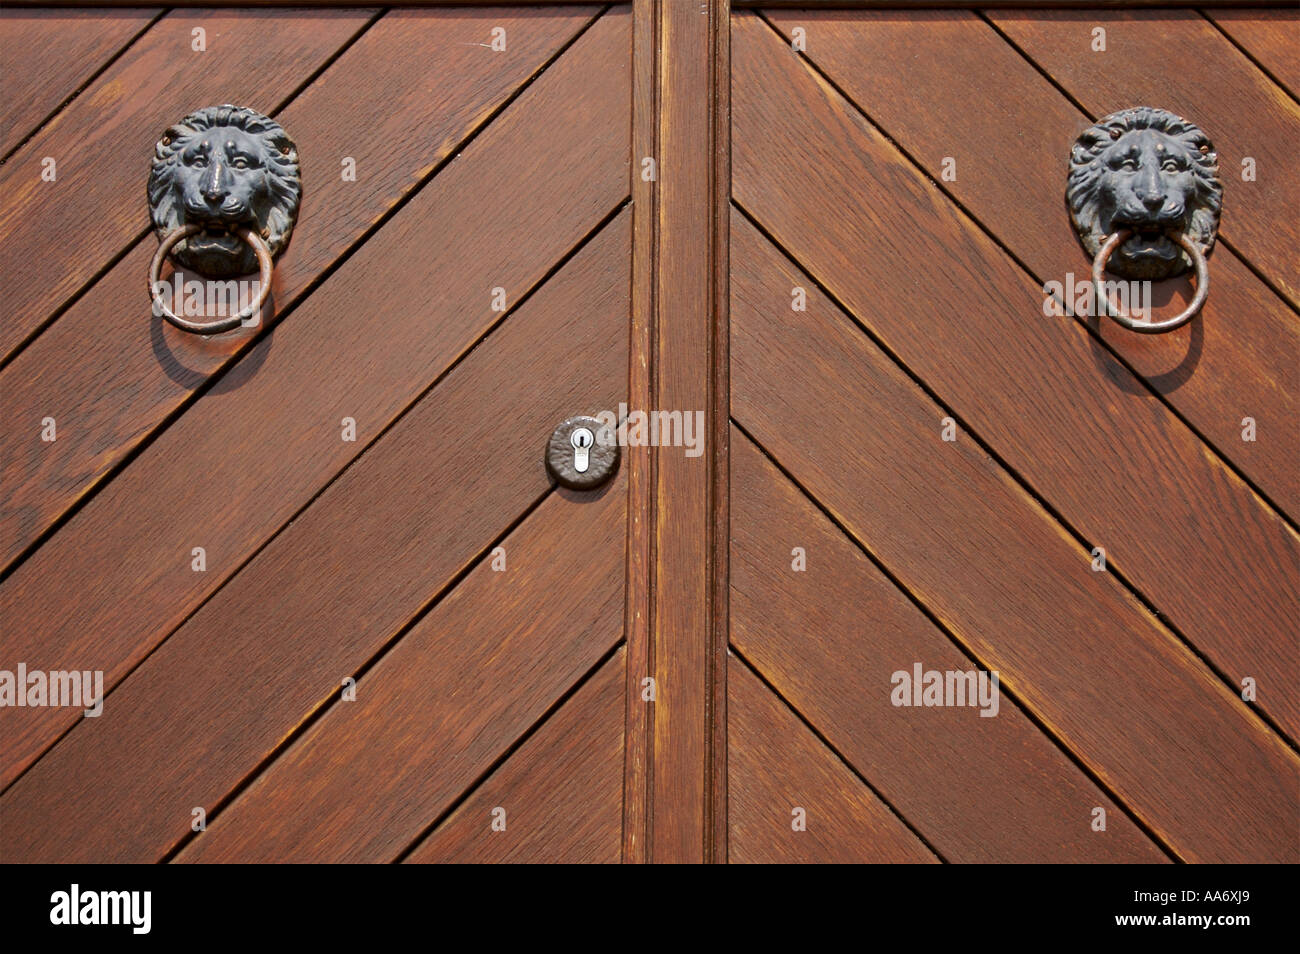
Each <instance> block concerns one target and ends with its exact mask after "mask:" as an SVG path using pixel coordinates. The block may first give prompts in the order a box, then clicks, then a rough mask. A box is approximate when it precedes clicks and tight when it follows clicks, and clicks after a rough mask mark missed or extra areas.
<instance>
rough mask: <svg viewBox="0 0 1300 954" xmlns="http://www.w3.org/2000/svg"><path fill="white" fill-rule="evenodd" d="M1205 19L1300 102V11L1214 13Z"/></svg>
mask: <svg viewBox="0 0 1300 954" xmlns="http://www.w3.org/2000/svg"><path fill="white" fill-rule="evenodd" d="M1206 16H1208V17H1209V18H1210V22H1212V23H1213V24H1214V25H1215V26H1217V27H1218V28H1219V29H1220V30H1222V31H1223V32H1224V33H1226V34H1228V36H1229V37H1231V38H1232V40H1233V41H1234V42H1235V43H1237V44H1238V45H1239V46H1240V47H1241V48H1242V49H1244V50H1245V51H1246V53H1247V54H1248V55H1249V56H1250V57H1251V58H1252V59H1254V60H1255V62H1257V63H1258V64H1259V65H1260V66H1262V67H1263V68H1264V69H1266V70H1268V72H1269V73H1270V74H1271V75H1272V77H1273V78H1274V79H1275V80H1277V81H1278V82H1280V83H1281V84H1282V85H1284V86H1285V87H1286V89H1287V91H1288V92H1290V94H1291V96H1292V97H1293V98H1300V42H1297V41H1298V40H1300V11H1296V10H1295V9H1294V8H1292V9H1286V10H1261V9H1245V10H1215V11H1213V12H1212V13H1207V14H1206Z"/></svg>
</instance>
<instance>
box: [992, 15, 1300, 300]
mask: <svg viewBox="0 0 1300 954" xmlns="http://www.w3.org/2000/svg"><path fill="white" fill-rule="evenodd" d="M988 16H989V19H990V20H991V21H992V22H993V23H994V25H996V26H997V27H998V29H1000V30H1002V31H1003V32H1005V33H1006V35H1007V36H1008V37H1010V38H1011V40H1012V41H1014V42H1015V43H1016V45H1017V46H1019V47H1020V48H1021V49H1022V50H1024V51H1025V52H1026V53H1027V54H1028V55H1029V56H1031V57H1032V58H1033V59H1034V61H1035V62H1036V63H1037V64H1038V65H1039V66H1041V67H1042V68H1043V69H1044V71H1046V72H1047V74H1048V75H1050V76H1051V77H1052V78H1053V79H1054V80H1056V81H1057V82H1058V83H1060V84H1061V86H1062V87H1063V88H1064V89H1065V90H1066V91H1067V92H1069V93H1070V95H1072V96H1073V97H1074V98H1075V99H1076V100H1078V102H1079V103H1081V104H1082V105H1083V107H1084V108H1085V109H1086V110H1088V112H1089V113H1091V114H1092V115H1093V116H1096V117H1101V116H1104V115H1106V114H1107V113H1110V112H1113V111H1114V110H1116V109H1122V108H1124V107H1126V106H1142V105H1149V106H1159V107H1161V108H1162V109H1168V110H1170V111H1171V112H1174V113H1177V114H1178V115H1180V116H1186V117H1187V118H1188V119H1190V120H1192V121H1193V122H1194V123H1196V124H1197V125H1198V126H1200V127H1201V128H1202V129H1204V130H1205V131H1206V133H1207V134H1208V135H1209V136H1210V138H1211V139H1212V140H1213V141H1214V148H1215V150H1216V151H1217V152H1218V154H1219V167H1220V169H1221V170H1223V175H1224V178H1225V180H1226V186H1225V195H1224V213H1223V223H1222V226H1221V233H1222V235H1223V237H1224V238H1226V239H1228V241H1230V242H1231V243H1232V245H1233V247H1234V248H1236V249H1238V250H1239V251H1240V252H1241V254H1242V255H1243V256H1244V257H1245V259H1246V260H1247V261H1248V262H1250V263H1251V264H1252V265H1253V266H1254V267H1256V268H1258V269H1259V270H1260V272H1261V273H1262V274H1263V275H1265V276H1266V277H1267V278H1268V279H1269V281H1271V282H1272V283H1273V284H1274V286H1275V287H1277V288H1279V289H1280V290H1281V291H1282V293H1283V294H1285V295H1286V296H1287V297H1288V298H1290V300H1291V304H1292V305H1293V306H1296V307H1300V267H1297V266H1300V258H1298V257H1297V253H1296V249H1297V248H1300V177H1297V176H1296V175H1295V157H1296V155H1297V154H1298V153H1300V103H1297V102H1296V101H1295V100H1294V99H1292V98H1291V97H1289V96H1288V95H1287V94H1286V92H1285V91H1284V90H1282V89H1280V88H1279V87H1278V86H1277V84H1275V83H1274V82H1273V81H1272V80H1271V79H1269V78H1268V77H1267V76H1265V75H1264V74H1263V73H1262V72H1261V71H1260V70H1259V68H1258V67H1257V66H1255V64H1254V63H1252V62H1250V60H1249V59H1248V58H1247V57H1246V56H1245V55H1243V54H1242V52H1241V51H1240V50H1238V49H1237V48H1236V47H1234V46H1233V45H1232V44H1231V43H1230V42H1228V40H1227V39H1226V38H1225V37H1224V36H1223V35H1222V34H1221V33H1219V31H1218V30H1216V29H1215V28H1214V26H1213V24H1211V23H1209V22H1208V21H1207V20H1206V19H1205V18H1204V17H1202V16H1201V15H1200V14H1199V13H1196V12H1194V11H1191V10H1141V11H1122V12H1121V11H1116V12H1114V13H1108V14H1107V15H1106V17H1105V18H1104V21H1102V20H1099V19H1098V17H1097V16H1096V15H1095V14H1092V13H1086V12H1081V11H1077V10H1056V11H1035V12H1020V11H1001V10H994V11H990V12H989V14H988ZM1099 25H1104V27H1105V30H1106V49H1105V51H1104V52H1096V53H1094V52H1093V51H1092V49H1091V47H1092V43H1091V41H1092V30H1093V28H1094V27H1095V26H1099ZM1170 50H1177V51H1178V57H1179V60H1178V65H1177V66H1174V65H1173V64H1170V66H1169V67H1167V68H1161V69H1153V68H1152V67H1151V64H1153V63H1169V51H1170ZM1247 158H1250V159H1252V160H1254V165H1255V180H1254V181H1253V182H1248V181H1244V180H1243V177H1242V171H1243V165H1242V163H1243V160H1244V159H1247Z"/></svg>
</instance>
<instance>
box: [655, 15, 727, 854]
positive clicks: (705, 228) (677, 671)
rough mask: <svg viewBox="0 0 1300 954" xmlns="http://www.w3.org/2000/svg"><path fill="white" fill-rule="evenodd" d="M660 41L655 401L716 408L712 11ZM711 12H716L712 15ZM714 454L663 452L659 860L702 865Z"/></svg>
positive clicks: (659, 479) (659, 470)
mask: <svg viewBox="0 0 1300 954" xmlns="http://www.w3.org/2000/svg"><path fill="white" fill-rule="evenodd" d="M659 12H660V17H661V19H660V23H659V31H660V42H659V65H658V75H659V156H658V170H657V172H658V186H659V193H658V213H659V217H658V233H657V249H658V254H657V256H656V269H657V271H656V282H657V289H656V295H655V301H656V313H655V340H656V347H657V349H658V355H659V356H660V359H659V360H658V361H657V362H656V365H655V397H656V401H657V404H656V406H655V407H656V409H658V410H668V411H681V413H682V414H683V415H688V414H689V415H691V416H692V418H693V417H694V414H695V412H696V411H697V410H699V411H704V412H705V413H706V414H707V413H708V412H709V411H710V410H711V407H712V401H711V394H712V391H711V375H712V371H711V368H712V361H711V353H712V349H711V347H710V346H709V344H707V343H708V342H711V341H712V298H713V296H712V283H713V275H714V273H713V261H714V258H713V253H712V241H713V191H712V187H711V184H712V162H713V159H712V150H711V149H702V148H701V147H700V144H701V143H707V142H711V141H712V137H713V129H714V127H713V107H712V95H713V73H712V56H713V39H712V29H711V23H712V16H714V15H716V11H715V13H714V14H708V8H701V7H699V6H696V5H695V4H693V3H672V2H669V3H663V4H661V5H660V7H659ZM706 14H707V15H706ZM711 490H712V473H711V469H710V464H709V455H708V454H703V455H700V456H697V457H690V456H687V454H686V452H685V449H684V448H682V447H667V448H664V449H661V450H660V451H659V453H658V456H657V458H656V489H655V494H656V499H655V510H654V515H655V525H656V532H655V545H654V546H655V550H654V552H655V592H656V594H657V596H656V603H655V610H654V641H655V649H654V652H655V682H656V697H655V711H654V735H655V743H654V745H655V752H654V774H653V789H652V792H653V806H654V808H653V810H654V813H655V818H654V822H653V841H652V845H651V853H650V859H651V860H652V861H655V862H662V863H680V862H702V861H705V860H707V858H708V857H709V853H710V848H709V847H708V846H709V844H710V842H711V839H710V838H709V835H708V829H707V827H706V818H707V804H708V799H709V787H708V786H709V782H708V773H709V767H710V754H709V753H710V750H709V745H710V739H709V731H708V726H709V716H708V711H709V698H710V684H711V680H712V666H711V662H710V660H711V658H712V653H711V636H712V632H713V631H712V623H711V616H710V612H711V608H710V591H711V587H710V580H711V570H710V569H709V567H710V546H709V535H708V532H707V527H708V524H709V517H710V513H711V510H710V498H711Z"/></svg>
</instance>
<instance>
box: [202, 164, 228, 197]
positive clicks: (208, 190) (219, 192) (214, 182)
mask: <svg viewBox="0 0 1300 954" xmlns="http://www.w3.org/2000/svg"><path fill="white" fill-rule="evenodd" d="M225 179H226V177H225V176H224V175H222V169H221V163H219V162H214V163H213V164H212V167H211V169H209V171H208V175H207V177H206V178H205V179H204V181H203V198H205V199H207V200H208V201H209V202H212V203H217V202H221V201H222V200H223V199H225V197H226V196H228V195H230V189H228V188H227V187H226V181H225Z"/></svg>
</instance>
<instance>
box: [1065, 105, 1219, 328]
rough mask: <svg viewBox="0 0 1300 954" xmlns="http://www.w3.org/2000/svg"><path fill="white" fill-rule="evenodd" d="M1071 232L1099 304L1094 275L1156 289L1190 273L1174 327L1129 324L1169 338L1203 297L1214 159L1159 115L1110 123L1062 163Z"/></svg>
mask: <svg viewBox="0 0 1300 954" xmlns="http://www.w3.org/2000/svg"><path fill="white" fill-rule="evenodd" d="M1066 200H1067V202H1068V204H1069V207H1070V218H1071V220H1072V221H1073V223H1074V229H1075V232H1076V233H1077V234H1078V236H1079V241H1080V242H1081V243H1082V244H1083V247H1084V249H1085V250H1086V251H1087V253H1088V255H1089V256H1090V257H1091V258H1092V259H1093V280H1094V282H1095V283H1096V285H1097V287H1098V294H1099V295H1100V296H1101V297H1100V298H1099V300H1100V301H1108V299H1106V298H1105V296H1104V295H1103V294H1102V291H1101V286H1102V277H1101V276H1102V273H1103V272H1104V271H1106V270H1107V269H1109V271H1111V272H1113V273H1114V274H1116V275H1119V276H1121V277H1123V278H1128V279H1138V280H1147V281H1158V280H1161V279H1165V278H1173V277H1174V276H1177V275H1181V274H1182V273H1183V272H1185V271H1187V269H1189V268H1195V269H1196V275H1197V279H1196V296H1195V298H1194V300H1193V301H1192V303H1191V305H1189V306H1188V307H1187V309H1185V310H1184V311H1183V312H1182V313H1181V314H1179V315H1178V316H1177V317H1176V318H1174V319H1170V320H1167V321H1162V322H1157V323H1150V324H1148V323H1137V322H1134V321H1132V319H1130V318H1128V316H1125V315H1119V314H1115V313H1113V310H1111V312H1112V313H1111V317H1114V318H1116V320H1118V321H1120V322H1121V324H1124V325H1125V326H1126V327H1129V328H1132V329H1133V330H1135V331H1142V332H1153V331H1168V330H1170V329H1171V328H1176V327H1178V326H1179V325H1181V324H1183V322H1185V321H1187V320H1188V319H1190V318H1191V317H1192V315H1194V314H1196V312H1197V311H1199V310H1200V308H1201V305H1202V304H1204V301H1205V297H1206V295H1207V294H1208V292H1209V270H1208V267H1207V265H1206V261H1205V259H1206V256H1207V255H1209V254H1210V251H1211V250H1212V249H1213V248H1214V240H1215V236H1216V234H1217V232H1218V228H1219V211H1220V209H1221V208H1222V206H1223V183H1222V181H1221V180H1220V179H1219V164H1218V156H1217V155H1216V153H1215V152H1214V148H1213V147H1212V146H1211V144H1210V140H1209V139H1208V138H1207V137H1206V135H1205V133H1203V132H1202V131H1201V130H1200V128H1199V127H1198V126H1196V125H1195V124H1194V123H1190V122H1188V121H1187V120H1185V119H1183V118H1182V117H1180V116H1175V115H1174V114H1173V113H1171V112H1168V111H1166V110H1163V109H1153V108H1151V107H1149V106H1138V107H1135V108H1133V109H1123V110H1120V111H1119V112H1117V113H1111V114H1110V115H1109V116H1107V117H1106V118H1104V119H1102V120H1101V121H1099V122H1098V123H1096V124H1095V125H1094V126H1092V127H1091V128H1090V129H1088V130H1086V131H1085V132H1084V133H1083V134H1082V135H1080V136H1079V138H1078V140H1077V141H1076V142H1075V144H1074V148H1073V150H1072V151H1071V153H1070V177H1069V183H1068V186H1067V189H1066Z"/></svg>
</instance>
